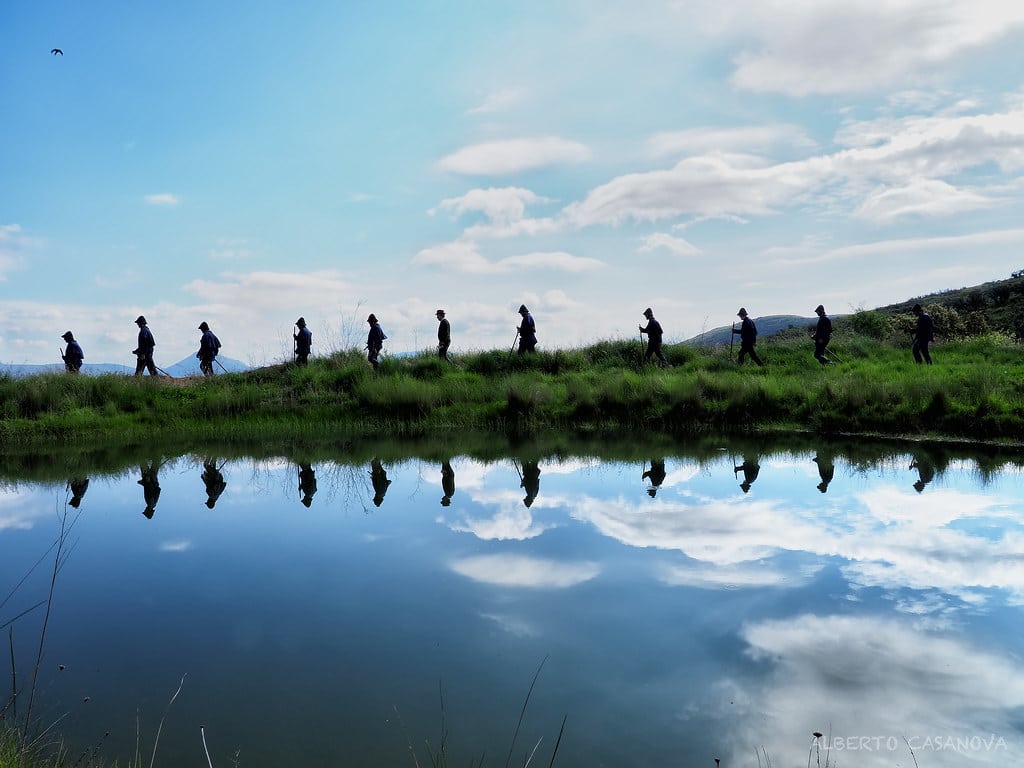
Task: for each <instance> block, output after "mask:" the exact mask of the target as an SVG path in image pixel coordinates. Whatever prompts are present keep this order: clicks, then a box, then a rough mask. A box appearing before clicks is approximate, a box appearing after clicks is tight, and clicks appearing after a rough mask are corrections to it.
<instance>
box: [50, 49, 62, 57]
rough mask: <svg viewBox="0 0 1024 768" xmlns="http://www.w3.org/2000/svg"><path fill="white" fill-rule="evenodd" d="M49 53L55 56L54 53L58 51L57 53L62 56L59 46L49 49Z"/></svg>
mask: <svg viewBox="0 0 1024 768" xmlns="http://www.w3.org/2000/svg"><path fill="white" fill-rule="evenodd" d="M50 53H52V54H53V55H54V56H56V55H57V54H58V53H59V54H60V55H61V56H63V55H64V51H62V50H61V49H60V48H51V49H50Z"/></svg>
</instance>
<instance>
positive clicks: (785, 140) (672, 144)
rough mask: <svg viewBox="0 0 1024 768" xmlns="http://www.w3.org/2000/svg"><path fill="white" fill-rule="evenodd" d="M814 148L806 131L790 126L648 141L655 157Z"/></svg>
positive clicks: (676, 134) (701, 131)
mask: <svg viewBox="0 0 1024 768" xmlns="http://www.w3.org/2000/svg"><path fill="white" fill-rule="evenodd" d="M814 146H816V145H815V142H814V141H813V140H812V139H811V138H810V137H809V136H808V135H807V133H806V132H805V131H804V129H803V128H801V127H800V126H798V125H789V124H776V125H757V126H747V127H737V128H731V127H728V126H723V127H719V128H712V127H701V128H691V129H688V130H684V131H663V132H661V133H656V134H655V135H654V136H652V137H651V138H649V139H648V140H647V149H648V151H649V152H650V154H651V155H653V156H654V157H665V156H666V155H675V156H678V155H704V154H709V153H713V152H726V153H734V152H738V153H741V154H757V153H760V152H762V151H766V150H770V149H775V148H778V147H798V148H802V149H806V148H808V147H814Z"/></svg>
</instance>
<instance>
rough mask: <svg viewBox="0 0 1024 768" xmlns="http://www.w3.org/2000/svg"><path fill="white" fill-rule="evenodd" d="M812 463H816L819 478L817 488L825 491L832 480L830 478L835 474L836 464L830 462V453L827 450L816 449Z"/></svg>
mask: <svg viewBox="0 0 1024 768" xmlns="http://www.w3.org/2000/svg"><path fill="white" fill-rule="evenodd" d="M814 463H815V464H817V465H818V476H819V477H820V478H821V482H820V483H818V490H819V491H821V492H822V493H826V492H827V491H828V484H829V483H831V482H832V478H833V477H835V474H836V465H835V464H834V463H833V462H832V454H831V453H830V452H827V451H818V455H817V456H815V457H814Z"/></svg>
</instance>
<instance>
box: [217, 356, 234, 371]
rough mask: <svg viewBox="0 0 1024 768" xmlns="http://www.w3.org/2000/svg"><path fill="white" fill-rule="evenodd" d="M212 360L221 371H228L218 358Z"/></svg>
mask: <svg viewBox="0 0 1024 768" xmlns="http://www.w3.org/2000/svg"><path fill="white" fill-rule="evenodd" d="M213 362H215V363H216V364H217V365H219V366H220V369H221V370H222V371H224V373H230V371H228V369H227V368H225V367H224V364H223V363H222V362H221V361H220V360H218V359H217V358H216V357H215V358H213Z"/></svg>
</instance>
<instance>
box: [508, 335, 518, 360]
mask: <svg viewBox="0 0 1024 768" xmlns="http://www.w3.org/2000/svg"><path fill="white" fill-rule="evenodd" d="M517 341H519V329H518V328H516V337H515V338H514V339H512V348H511V349H510V350H509V351H508V360H506V361H505V362H506V363H507V362H508V361H509V360H511V359H512V353H513V352H515V350H516V342H517Z"/></svg>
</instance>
